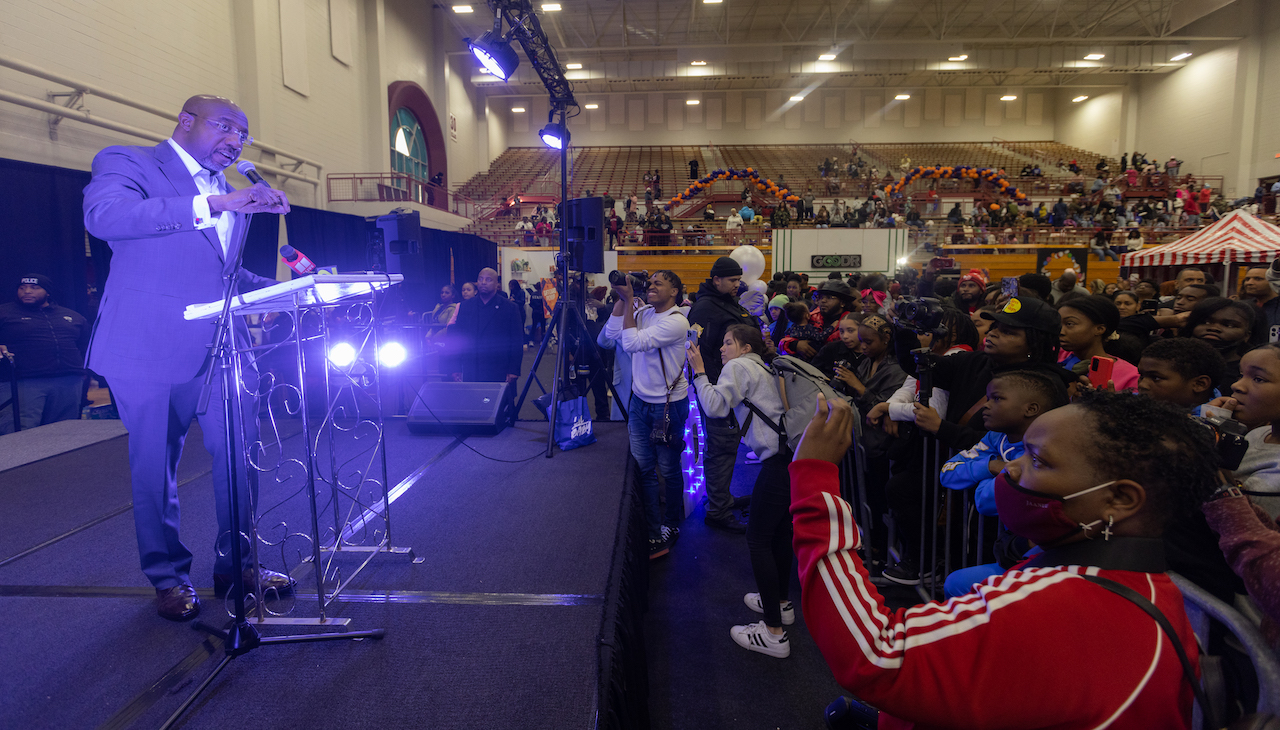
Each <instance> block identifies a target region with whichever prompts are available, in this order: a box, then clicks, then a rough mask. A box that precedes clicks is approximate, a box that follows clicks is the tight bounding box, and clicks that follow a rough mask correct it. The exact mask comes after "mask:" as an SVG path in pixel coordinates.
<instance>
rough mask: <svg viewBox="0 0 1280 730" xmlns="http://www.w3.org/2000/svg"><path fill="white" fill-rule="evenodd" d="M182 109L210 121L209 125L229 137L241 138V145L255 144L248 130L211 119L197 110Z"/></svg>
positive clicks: (186, 112)
mask: <svg viewBox="0 0 1280 730" xmlns="http://www.w3.org/2000/svg"><path fill="white" fill-rule="evenodd" d="M182 111H183V113H184V114H190V115H191V116H193V117H200V118H203V119H204V120H205V121H206V122H208V123H209V126H211V127H213V128H214V129H216V130H218V131H219V132H222V133H223V134H225V135H227V136H229V137H235V138H236V139H238V140H240V146H241V147H248V146H249V145H251V144H253V137H251V136H249V133H248V132H244V131H241V130H239V129H236V128H235V127H232V126H231V125H229V124H225V123H223V122H220V121H218V120H217V119H210V118H209V117H206V116H204V115H203V114H196V113H195V112H189V111H187V110H186V109H183V110H182Z"/></svg>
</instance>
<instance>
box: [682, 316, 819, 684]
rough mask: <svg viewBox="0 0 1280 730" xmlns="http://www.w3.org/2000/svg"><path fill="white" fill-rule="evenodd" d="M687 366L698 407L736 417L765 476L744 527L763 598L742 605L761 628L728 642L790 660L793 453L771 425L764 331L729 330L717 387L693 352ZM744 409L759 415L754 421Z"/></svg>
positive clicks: (772, 399) (752, 596) (776, 406)
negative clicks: (757, 618)
mask: <svg viewBox="0 0 1280 730" xmlns="http://www.w3.org/2000/svg"><path fill="white" fill-rule="evenodd" d="M688 353H689V365H690V366H691V367H692V368H693V384H694V387H695V388H696V389H697V391H698V402H699V403H700V404H701V405H702V408H703V410H704V411H706V414H707V415H708V416H710V417H712V418H725V417H727V416H728V415H729V412H730V411H731V410H732V411H733V412H734V414H735V416H736V417H737V419H738V423H748V422H749V423H750V425H749V427H748V428H747V432H746V434H745V435H744V439H743V440H744V441H746V443H747V445H748V446H749V447H750V448H751V450H752V451H754V452H755V453H756V454H757V455H758V456H759V458H760V474H759V476H757V477H756V483H755V487H754V488H753V489H752V490H751V516H750V517H749V518H748V521H747V548H748V550H749V551H750V554H751V571H752V573H754V574H755V579H756V588H757V590H758V591H759V592H758V593H748V594H746V596H744V597H743V601H744V602H745V603H746V604H747V606H748V607H749V608H750V609H751V610H752V611H755V612H757V613H763V614H764V620H762V621H759V622H757V623H753V624H747V625H744V626H734V627H733V628H732V629H730V630H729V636H730V637H732V638H733V640H734V641H735V642H736V643H737V644H738V645H739V646H741V647H742V648H744V649H747V650H749V651H755V652H760V653H761V654H766V655H768V656H772V657H777V658H780V659H781V658H783V657H786V656H789V655H790V654H791V644H790V643H789V642H788V641H787V632H786V629H785V628H783V627H784V626H787V625H790V624H792V623H794V622H795V609H794V608H793V607H792V604H791V599H790V598H789V594H790V586H789V584H790V582H791V566H792V550H791V513H790V511H789V509H790V505H791V482H790V480H789V478H788V476H787V465H788V464H789V463H790V462H791V450H790V449H788V448H787V445H786V443H785V442H784V441H783V440H782V437H781V435H780V434H779V433H778V432H777V431H775V430H774V429H773V428H772V427H771V426H770V425H769V424H768V423H767V422H766V420H765V419H766V418H767V419H768V420H771V421H773V422H774V423H775V424H778V423H780V421H781V418H782V413H783V408H782V396H781V395H780V394H779V392H778V385H777V379H776V378H775V377H774V375H773V373H772V372H771V371H770V370H769V369H768V367H767V366H766V362H769V361H772V360H773V356H772V355H771V354H770V350H769V349H766V346H765V343H764V338H763V337H762V336H761V334H760V330H759V329H757V328H755V327H753V326H751V325H745V324H735V325H730V326H729V329H728V330H727V331H726V332H725V335H724V342H723V344H722V345H721V346H720V359H721V361H722V362H723V363H724V369H723V370H721V371H720V377H719V379H718V381H717V382H716V383H715V384H714V385H713V384H712V383H711V382H709V381H708V380H707V376H706V373H707V371H706V365H705V364H704V363H703V360H702V354H701V353H700V352H699V348H698V347H697V346H695V345H692V344H691V345H690V346H689V347H688ZM745 401H750V402H751V405H752V406H754V407H755V409H756V410H758V411H759V413H758V414H756V413H754V412H753V410H752V408H751V407H749V406H747V405H746V403H745Z"/></svg>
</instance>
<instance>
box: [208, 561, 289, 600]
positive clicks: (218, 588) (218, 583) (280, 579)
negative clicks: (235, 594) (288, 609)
mask: <svg viewBox="0 0 1280 730" xmlns="http://www.w3.org/2000/svg"><path fill="white" fill-rule="evenodd" d="M234 582H235V576H231V575H224V574H222V573H214V574H213V595H215V596H217V597H218V598H225V597H226V595H227V593H228V592H229V591H230V590H231V588H232V584H233V583H234ZM297 584H298V582H297V581H295V580H294V579H293V578H290V577H289V576H288V575H286V574H284V573H277V572H276V571H274V570H267V569H266V568H262V569H260V570H259V571H258V580H257V582H256V583H255V582H254V579H253V569H252V568H246V569H245V571H244V589H245V591H246V592H248V593H258V590H259V586H261V590H262V595H265V596H268V597H270V596H271V595H272V594H273V593H274V594H275V595H278V596H284V595H288V594H289V593H290V592H292V591H293V587H294V586H295V585H297Z"/></svg>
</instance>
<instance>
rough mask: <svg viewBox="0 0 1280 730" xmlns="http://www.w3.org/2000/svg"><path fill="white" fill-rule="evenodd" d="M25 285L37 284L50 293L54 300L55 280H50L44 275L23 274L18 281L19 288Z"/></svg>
mask: <svg viewBox="0 0 1280 730" xmlns="http://www.w3.org/2000/svg"><path fill="white" fill-rule="evenodd" d="M23 284H35V285H36V286H38V287H40V288H41V289H44V290H45V291H46V292H48V293H49V298H50V299H52V298H53V279H50V278H49V277H47V276H45V275H44V274H23V275H22V276H21V278H19V279H18V286H19V287H21V286H22V285H23Z"/></svg>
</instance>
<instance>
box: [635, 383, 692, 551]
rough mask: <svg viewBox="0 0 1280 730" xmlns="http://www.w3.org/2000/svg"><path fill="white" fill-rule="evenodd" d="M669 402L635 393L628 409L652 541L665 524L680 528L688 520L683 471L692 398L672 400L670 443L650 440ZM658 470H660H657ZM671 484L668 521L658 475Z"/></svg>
mask: <svg viewBox="0 0 1280 730" xmlns="http://www.w3.org/2000/svg"><path fill="white" fill-rule="evenodd" d="M666 407H667V406H666V403H646V402H645V401H642V400H640V398H639V397H637V396H636V395H635V394H634V393H633V394H632V395H631V403H630V405H629V406H628V407H627V416H628V420H627V432H628V434H629V435H630V437H631V455H632V456H634V457H635V459H636V463H637V464H639V465H640V494H641V496H642V497H643V498H644V516H645V521H646V522H648V524H649V539H651V540H657V539H659V538H660V537H662V530H661V528H662V525H663V524H664V523H665V524H667V525H672V526H674V525H677V524H679V523H680V521H681V520H682V519H684V472H682V471H680V454H681V452H683V451H684V424H685V421H686V420H688V418H689V399H688V398H681V399H680V400H673V401H671V408H670V410H669V411H668V418H669V419H670V422H671V425H670V427H669V428H668V430H667V433H668V434H669V435H670V437H671V438H670V441H668V442H667V443H666V444H665V445H656V444H654V443H653V440H652V439H651V438H650V436H651V434H652V433H653V426H654V424H655V423H657V422H660V421H661V420H662V411H663V409H664V408H666ZM655 467H656V468H655ZM659 471H661V472H662V478H663V479H664V480H665V481H666V483H667V512H666V518H665V520H664V518H663V516H662V510H661V507H660V506H659V503H658V502H659V500H658V472H659Z"/></svg>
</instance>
